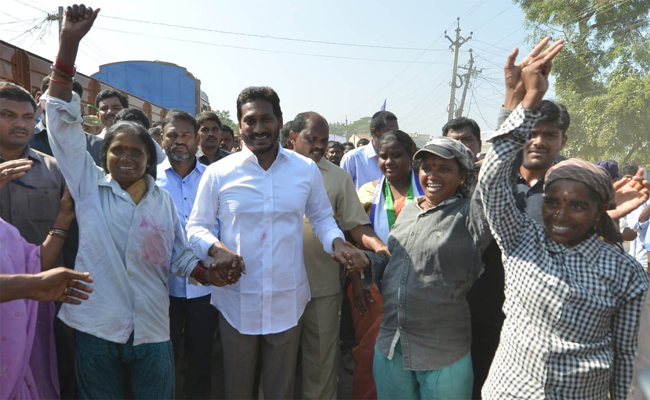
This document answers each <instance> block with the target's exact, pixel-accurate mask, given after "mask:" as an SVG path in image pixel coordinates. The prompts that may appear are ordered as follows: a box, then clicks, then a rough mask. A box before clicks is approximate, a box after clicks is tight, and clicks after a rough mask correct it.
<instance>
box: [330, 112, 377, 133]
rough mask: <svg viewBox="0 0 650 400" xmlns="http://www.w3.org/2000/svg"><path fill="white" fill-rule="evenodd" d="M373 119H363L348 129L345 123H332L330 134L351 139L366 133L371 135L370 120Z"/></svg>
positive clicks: (353, 123)
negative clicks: (353, 136)
mask: <svg viewBox="0 0 650 400" xmlns="http://www.w3.org/2000/svg"><path fill="white" fill-rule="evenodd" d="M371 118H372V117H363V118H359V119H358V120H356V121H354V122H352V123H351V124H349V125H348V126H347V127H346V126H345V123H344V122H330V134H333V135H341V136H345V137H347V138H349V137H350V136H352V135H355V134H360V133H365V134H367V135H369V134H370V119H371Z"/></svg>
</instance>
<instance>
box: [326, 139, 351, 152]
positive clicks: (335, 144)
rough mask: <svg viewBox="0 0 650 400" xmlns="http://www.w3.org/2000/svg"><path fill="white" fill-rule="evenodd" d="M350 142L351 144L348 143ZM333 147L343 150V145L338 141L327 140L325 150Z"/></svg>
mask: <svg viewBox="0 0 650 400" xmlns="http://www.w3.org/2000/svg"><path fill="white" fill-rule="evenodd" d="M350 144H352V143H350ZM334 147H336V148H338V149H339V150H341V152H344V151H345V149H344V148H343V145H342V144H341V143H340V142H337V141H336V140H330V141H329V142H327V150H329V149H331V148H334Z"/></svg>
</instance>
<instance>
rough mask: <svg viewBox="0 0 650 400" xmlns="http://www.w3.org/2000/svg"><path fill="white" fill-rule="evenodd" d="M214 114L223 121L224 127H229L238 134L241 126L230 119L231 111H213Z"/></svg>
mask: <svg viewBox="0 0 650 400" xmlns="http://www.w3.org/2000/svg"><path fill="white" fill-rule="evenodd" d="M212 112H213V113H215V114H217V116H218V117H219V119H220V120H221V124H222V125H228V126H229V127H230V128H232V131H233V132H237V130H238V129H239V126H237V123H236V122H235V121H233V120H232V119H231V118H230V111H226V110H212Z"/></svg>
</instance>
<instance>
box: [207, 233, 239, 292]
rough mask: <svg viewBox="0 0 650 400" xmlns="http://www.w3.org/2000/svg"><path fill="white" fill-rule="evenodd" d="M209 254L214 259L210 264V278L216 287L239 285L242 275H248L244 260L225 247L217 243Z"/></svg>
mask: <svg viewBox="0 0 650 400" xmlns="http://www.w3.org/2000/svg"><path fill="white" fill-rule="evenodd" d="M208 253H209V255H210V257H212V258H213V259H214V261H213V262H212V264H210V277H211V280H212V282H213V284H215V285H216V286H224V285H232V284H234V283H237V281H238V280H239V278H240V277H241V275H242V274H245V273H246V266H245V265H244V259H243V258H241V256H240V255H238V254H236V253H234V252H232V251H230V249H228V248H227V247H226V246H225V245H223V244H219V245H217V244H216V243H215V244H214V245H212V247H210V251H209V252H208Z"/></svg>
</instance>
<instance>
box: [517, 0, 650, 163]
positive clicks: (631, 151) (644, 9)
mask: <svg viewBox="0 0 650 400" xmlns="http://www.w3.org/2000/svg"><path fill="white" fill-rule="evenodd" d="M515 2H516V3H518V4H519V5H520V6H521V8H522V10H523V11H524V13H525V15H526V21H527V26H528V28H529V30H530V31H531V32H533V34H532V35H531V37H530V38H529V40H530V41H531V42H536V41H538V40H539V39H540V37H541V36H545V35H551V36H555V37H563V38H565V39H566V43H565V48H564V50H563V51H562V53H560V55H558V56H557V57H556V58H555V60H553V70H552V73H553V75H554V76H555V93H556V96H557V100H558V101H559V102H561V103H563V104H565V105H566V106H567V108H568V110H569V113H570V114H571V127H570V128H569V132H568V135H569V141H568V142H567V145H566V147H565V150H564V152H565V153H566V155H568V156H572V157H580V158H583V159H586V160H590V161H595V160H606V159H610V158H613V159H615V160H617V161H619V162H625V161H632V160H636V161H638V162H640V163H642V164H650V117H649V115H648V111H647V110H648V109H650V40H648V39H649V37H648V28H649V26H650V25H649V21H650V2H649V1H647V0H572V1H566V0H545V1H535V0H515Z"/></svg>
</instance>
